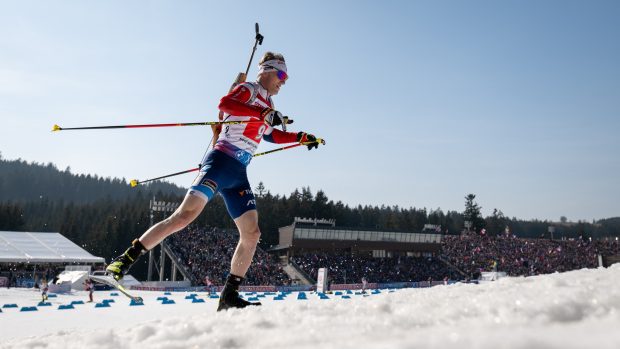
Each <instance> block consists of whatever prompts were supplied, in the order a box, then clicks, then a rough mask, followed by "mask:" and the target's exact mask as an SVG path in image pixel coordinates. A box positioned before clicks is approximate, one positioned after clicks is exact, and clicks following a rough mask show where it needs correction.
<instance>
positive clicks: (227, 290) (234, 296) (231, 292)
mask: <svg viewBox="0 0 620 349" xmlns="http://www.w3.org/2000/svg"><path fill="white" fill-rule="evenodd" d="M241 282H243V278H242V277H239V276H236V275H233V274H229V275H228V279H226V284H225V285H224V289H223V290H222V294H221V295H220V301H219V304H218V306H217V311H222V310H226V309H228V308H245V307H247V306H250V305H261V304H260V302H256V303H252V302H248V301H246V300H245V299H243V298H241V296H239V285H241Z"/></svg>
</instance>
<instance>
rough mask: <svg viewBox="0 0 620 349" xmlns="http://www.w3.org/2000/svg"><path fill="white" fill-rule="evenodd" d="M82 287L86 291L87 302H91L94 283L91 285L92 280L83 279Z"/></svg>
mask: <svg viewBox="0 0 620 349" xmlns="http://www.w3.org/2000/svg"><path fill="white" fill-rule="evenodd" d="M84 289H85V290H86V291H88V303H92V302H93V292H94V291H95V285H93V280H91V279H90V278H87V279H86V281H84Z"/></svg>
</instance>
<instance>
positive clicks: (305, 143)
mask: <svg viewBox="0 0 620 349" xmlns="http://www.w3.org/2000/svg"><path fill="white" fill-rule="evenodd" d="M317 142H318V143H321V144H323V145H325V140H324V139H322V138H317V139H316V141H314V142H304V143H297V144H291V145H287V146H286V147H282V148H277V149H272V150H269V151H265V152H262V153H258V154H254V155H253V156H252V157H253V158H255V157H257V156H262V155H267V154H271V153H275V152H277V151H281V150H286V149H291V148H295V147H299V146H300V145H309V144H312V143H317ZM198 170H200V166H199V167H196V168H192V169H189V170H185V171H181V172H176V173H172V174H169V175H165V176H161V177H157V178H151V179H145V180H143V181H139V180H137V179H132V180H131V181H129V184H130V185H131V187H132V188H133V187H136V186H137V185H138V184H143V183H148V182H153V181H156V180H158V179H163V178H168V177H173V176H178V175H182V174H185V173H190V172H196V171H198Z"/></svg>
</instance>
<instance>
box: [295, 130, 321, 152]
mask: <svg viewBox="0 0 620 349" xmlns="http://www.w3.org/2000/svg"><path fill="white" fill-rule="evenodd" d="M297 142H299V143H302V144H304V145H306V146H307V147H308V150H311V149H312V148H318V147H319V142H318V141H317V140H316V137H315V136H314V135H311V134H309V133H305V132H299V133H297Z"/></svg>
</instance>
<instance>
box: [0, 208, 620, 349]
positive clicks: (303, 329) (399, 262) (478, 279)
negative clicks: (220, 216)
mask: <svg viewBox="0 0 620 349" xmlns="http://www.w3.org/2000/svg"><path fill="white" fill-rule="evenodd" d="M428 228H429V229H428V231H432V230H433V227H432V226H430V227H428ZM280 238H281V240H280V244H278V245H277V246H274V247H273V248H272V249H270V250H269V251H263V250H260V251H257V254H256V257H255V262H254V264H253V267H252V268H251V269H250V272H249V273H248V278H247V280H248V283H247V284H246V285H244V286H242V287H241V291H242V292H241V295H242V296H243V297H244V298H245V299H248V300H250V301H260V302H261V303H262V304H263V306H261V307H256V308H253V307H251V308H246V309H236V310H228V311H225V312H216V311H215V309H216V308H217V302H218V298H219V294H218V292H220V291H221V288H222V286H221V283H220V282H219V281H220V280H222V278H223V276H222V275H223V274H225V272H226V268H227V265H226V261H228V260H229V254H230V253H232V250H233V249H234V243H235V238H234V236H233V235H232V233H231V232H230V231H227V230H225V229H215V228H199V227H195V226H192V227H190V228H188V229H186V230H185V231H183V232H180V233H178V234H176V235H175V236H173V237H171V238H169V239H166V240H165V246H164V247H163V248H160V249H158V252H159V253H160V254H161V256H158V257H159V258H156V259H157V260H159V261H162V260H163V261H167V263H168V267H169V268H170V269H176V270H178V271H174V270H169V271H168V272H167V273H166V275H167V276H173V275H174V278H175V279H177V280H169V279H168V278H166V280H164V281H156V280H153V281H144V282H139V281H137V280H135V279H133V278H132V277H130V276H128V277H127V278H126V279H125V280H124V283H125V286H126V287H127V288H128V289H129V290H130V292H132V294H134V295H136V296H140V297H142V298H143V300H144V301H143V303H136V302H134V301H132V300H130V299H129V298H127V297H125V296H124V295H122V294H121V293H119V292H118V291H116V290H114V289H110V288H109V287H101V286H98V287H97V290H96V291H95V292H94V302H92V303H91V302H88V292H86V291H84V280H85V279H86V278H87V277H88V274H89V273H91V272H93V271H95V270H97V269H102V267H103V259H102V258H99V257H96V256H92V255H91V254H89V253H88V252H87V251H85V250H83V249H81V248H80V247H79V246H77V245H75V244H73V243H72V242H71V241H69V240H68V239H66V238H65V237H63V236H62V235H60V234H58V233H17V232H1V233H0V251H1V256H0V263H1V264H2V266H3V268H2V274H1V276H0V284H1V286H2V288H0V300H1V301H0V310H1V312H0V324H2V326H1V327H0V328H1V329H2V335H1V338H2V344H1V345H0V348H78V347H84V346H88V347H90V348H134V347H143V346H148V347H153V348H269V347H274V346H280V347H296V348H311V347H316V346H321V347H327V348H359V347H368V348H496V347H504V348H523V347H535V348H583V347H597V348H617V347H618V346H619V345H620V335H618V334H617V331H616V330H615V329H616V328H617V324H618V323H619V321H620V291H619V290H618V287H617V285H618V284H620V264H613V262H615V261H616V259H614V258H617V257H615V256H616V255H617V252H618V242H617V241H616V240H612V241H607V243H604V242H598V243H597V242H589V241H587V242H584V241H551V240H548V239H518V238H516V237H509V236H504V237H487V236H480V235H479V234H467V233H466V232H465V233H464V234H462V235H461V236H444V235H442V234H436V233H428V232H425V233H423V234H407V233H393V232H380V231H374V232H370V231H354V230H349V229H342V228H337V227H336V226H335V224H334V223H333V222H330V221H328V220H316V219H303V218H296V219H295V221H294V222H293V224H292V225H290V226H286V227H282V228H281V229H280ZM550 243H552V244H553V246H552V247H550V246H549V245H548V244H550ZM515 244H516V245H518V246H519V251H525V253H522V252H520V254H519V257H518V258H517V259H516V260H507V258H509V257H511V256H512V255H511V253H510V252H509V250H510V249H514V246H515ZM535 245H540V246H538V247H534V246H535ZM468 246H469V247H471V248H469V249H468ZM523 246H529V248H530V250H531V251H532V252H531V253H532V256H533V258H532V259H531V260H530V259H527V256H528V254H527V250H523ZM498 249H499V250H498ZM197 251H200V252H197ZM455 251H459V252H458V253H457V252H455ZM498 251H499V252H502V251H503V253H501V255H494V253H497V252H498ZM541 251H544V253H541ZM560 252H562V256H566V255H567V254H569V255H570V256H573V257H574V258H571V259H570V263H569V262H567V259H566V258H561V259H558V258H555V257H557V256H558V255H559V253H560ZM599 253H606V254H607V255H605V256H603V255H601V254H599ZM614 253H615V254H614ZM201 254H202V255H201ZM524 256H525V257H526V258H523V257H524ZM541 256H542V257H543V258H540V257H541ZM576 256H579V258H576ZM502 257H503V258H502ZM200 258H204V259H200ZM457 260H465V261H468V263H467V265H468V266H471V265H474V266H476V268H475V269H477V270H478V271H479V272H478V273H476V272H472V273H469V274H468V272H469V271H470V270H472V269H471V268H470V269H467V270H464V269H465V268H464V265H460V266H461V268H459V267H458V266H457V264H458V263H451V262H450V261H457ZM469 261H471V262H469ZM498 261H499V263H498ZM517 261H518V262H520V263H517ZM153 262H155V261H153ZM216 262H217V263H216ZM597 263H601V265H600V266H599V265H597ZM606 263H609V265H608V264H606ZM524 264H525V266H524ZM7 269H8V270H10V274H7V272H6V270H7ZM321 269H323V270H322V271H321V272H320V273H326V274H325V275H324V277H322V276H321V275H320V273H319V270H321ZM552 269H553V270H555V272H553V271H551V270H552ZM155 270H156V271H159V270H163V269H158V268H157V266H155ZM52 271H53V272H52ZM550 271H551V272H550ZM56 272H57V273H58V274H56V275H51V274H54V273H56ZM50 273H51V274H50ZM218 273H222V275H219V276H218V275H217V274H218ZM204 276H207V277H208V278H209V280H213V283H211V282H209V284H206V283H205V282H204V280H203V278H202V277H204ZM44 278H49V280H50V284H49V298H48V299H47V300H42V298H41V291H40V289H39V284H40V282H41V280H42V279H44ZM362 278H363V279H364V281H366V280H367V282H364V283H362ZM317 280H318V282H317ZM127 318H131V319H132V321H131V325H130V326H127V325H126V324H125V323H124V321H123V319H127ZM239 331H244V335H243V336H238V333H239Z"/></svg>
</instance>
